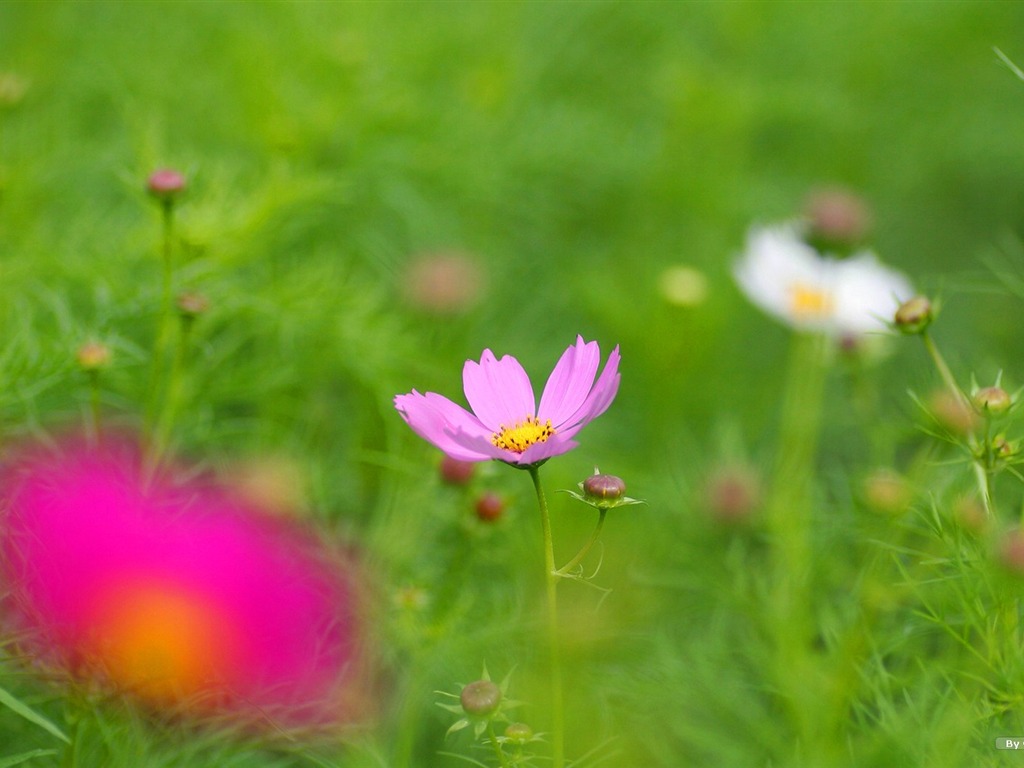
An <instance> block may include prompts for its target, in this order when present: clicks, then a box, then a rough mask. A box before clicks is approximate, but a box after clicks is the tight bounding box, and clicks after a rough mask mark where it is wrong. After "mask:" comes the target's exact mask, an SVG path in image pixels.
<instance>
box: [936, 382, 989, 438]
mask: <svg viewBox="0 0 1024 768" xmlns="http://www.w3.org/2000/svg"><path fill="white" fill-rule="evenodd" d="M928 410H929V411H930V412H931V415H932V417H933V418H934V419H935V420H936V421H937V422H938V423H939V424H941V425H942V426H943V427H945V428H946V429H948V430H949V431H950V432H952V433H953V434H954V435H960V436H964V435H969V434H970V433H971V432H973V431H974V430H975V429H976V428H977V426H978V415H977V414H976V413H975V412H974V411H973V410H972V409H971V407H970V406H969V405H967V403H966V402H964V399H963V398H962V397H959V396H957V395H955V394H953V393H952V392H950V391H949V390H948V389H939V390H936V391H935V392H933V393H932V395H931V396H930V397H929V398H928Z"/></svg>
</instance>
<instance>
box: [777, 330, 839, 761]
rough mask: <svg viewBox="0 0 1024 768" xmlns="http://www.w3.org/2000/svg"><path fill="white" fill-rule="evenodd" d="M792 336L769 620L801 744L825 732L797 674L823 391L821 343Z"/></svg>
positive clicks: (806, 618) (807, 606)
mask: <svg viewBox="0 0 1024 768" xmlns="http://www.w3.org/2000/svg"><path fill="white" fill-rule="evenodd" d="M826 342H827V339H826V338H825V337H823V336H820V335H796V336H794V338H793V347H792V350H791V353H790V359H789V362H788V369H787V375H786V383H785V390H784V393H783V400H782V413H781V418H780V424H779V444H778V447H777V449H776V450H777V455H776V467H775V473H774V485H773V487H772V490H771V495H770V496H769V499H768V502H767V505H766V510H765V511H766V515H767V523H768V525H769V528H770V531H771V534H772V540H773V543H774V547H773V562H772V571H771V573H772V576H771V587H770V593H769V604H768V605H767V606H766V620H767V621H768V625H769V627H770V628H771V629H770V632H771V634H772V636H773V638H774V643H773V644H774V646H775V659H774V662H775V669H774V671H773V674H774V676H775V677H776V681H775V683H776V685H777V686H778V689H779V691H780V692H781V693H782V696H783V699H784V702H785V704H786V706H787V707H788V708H789V715H790V717H791V720H792V722H793V725H794V728H795V729H796V731H797V733H798V734H799V736H798V740H799V744H800V745H801V746H800V748H801V749H813V748H815V747H814V745H815V744H817V743H818V742H819V741H820V739H821V736H822V733H823V731H822V723H821V722H820V721H821V718H822V717H823V716H824V715H825V713H824V712H821V711H819V708H818V705H817V703H816V701H815V700H814V699H813V698H810V697H809V696H808V690H807V687H806V683H805V682H804V681H803V680H802V676H807V675H810V674H813V671H814V665H815V664H816V663H817V659H816V656H815V653H814V650H813V636H814V627H813V622H812V616H813V612H812V608H811V605H812V602H813V600H812V595H811V589H810V587H811V583H812V581H811V576H812V574H811V571H812V566H813V562H812V560H813V558H812V553H813V548H812V528H813V480H812V479H813V477H814V473H815V464H816V457H817V451H818V440H819V433H820V429H821V415H822V408H823V398H824V388H825V373H826V368H825V351H826V350H825V346H824V345H825V343H826Z"/></svg>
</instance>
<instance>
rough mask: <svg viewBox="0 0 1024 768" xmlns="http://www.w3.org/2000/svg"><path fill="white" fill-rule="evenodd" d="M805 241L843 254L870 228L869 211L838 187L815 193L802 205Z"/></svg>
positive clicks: (857, 199) (846, 191) (864, 205)
mask: <svg viewBox="0 0 1024 768" xmlns="http://www.w3.org/2000/svg"><path fill="white" fill-rule="evenodd" d="M804 215H805V216H806V217H807V221H808V224H809V231H808V240H809V241H810V243H811V245H813V246H815V247H817V248H818V249H819V250H829V251H839V252H840V253H846V252H848V251H850V250H852V249H853V248H855V247H856V246H857V245H858V244H860V243H862V242H863V241H864V240H865V238H866V237H867V235H868V233H869V231H870V229H871V212H870V211H869V210H868V206H867V204H866V203H865V202H864V200H863V199H862V198H860V197H859V196H857V195H855V194H854V193H853V192H850V191H849V190H847V189H843V188H841V187H826V188H822V189H818V190H815V191H814V192H812V193H811V194H810V196H809V197H808V199H807V202H806V203H805V204H804Z"/></svg>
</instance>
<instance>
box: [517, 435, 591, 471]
mask: <svg viewBox="0 0 1024 768" xmlns="http://www.w3.org/2000/svg"><path fill="white" fill-rule="evenodd" d="M578 445H579V443H577V442H575V441H574V440H569V439H568V437H565V438H563V437H562V436H561V435H555V436H554V437H551V438H548V439H547V440H545V441H544V442H543V443H534V444H533V445H531V446H530V447H529V448H527V449H526V450H525V451H523V452H522V454H520V455H519V457H518V459H517V460H516V462H515V463H516V464H523V465H526V464H535V463H536V462H538V461H544V459H550V458H551V457H552V456H561V455H562V454H563V453H568V452H569V451H571V450H572V449H573V448H575V447H576V446H578Z"/></svg>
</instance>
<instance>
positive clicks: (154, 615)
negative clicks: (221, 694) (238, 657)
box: [94, 583, 232, 700]
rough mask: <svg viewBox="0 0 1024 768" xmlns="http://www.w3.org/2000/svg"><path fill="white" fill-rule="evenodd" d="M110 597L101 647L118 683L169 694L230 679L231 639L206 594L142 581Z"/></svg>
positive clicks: (101, 622) (99, 632)
mask: <svg viewBox="0 0 1024 768" xmlns="http://www.w3.org/2000/svg"><path fill="white" fill-rule="evenodd" d="M105 597H106V601H105V603H104V604H103V605H101V606H100V615H99V617H98V622H97V626H96V630H95V635H94V643H95V652H96V653H97V655H98V656H99V660H100V662H101V663H102V665H103V667H104V669H105V670H106V672H107V674H109V675H110V677H111V680H112V681H113V682H114V683H115V684H117V685H121V686H124V687H125V688H127V689H129V690H133V691H136V692H137V693H140V694H142V695H144V696H147V697H150V698H154V699H159V700H167V699H179V698H181V697H183V696H188V695H193V694H196V693H200V692H202V691H204V690H208V689H209V688H210V686H211V685H213V684H215V683H216V682H217V681H222V680H224V678H225V676H226V674H225V673H226V672H227V669H226V668H227V667H228V666H229V665H230V664H231V663H232V658H231V657H232V654H231V644H230V643H228V642H227V635H228V633H227V631H226V625H225V622H224V620H223V618H222V616H221V615H220V613H219V612H218V611H217V609H216V607H215V606H214V605H211V604H210V602H209V600H207V599H205V598H204V597H203V596H202V595H198V594H194V593H191V592H189V591H187V590H185V589H183V588H180V587H178V586H177V585H168V584H156V583H139V584H133V585H130V586H128V587H122V588H118V589H115V590H112V591H111V593H109V594H108V595H106V596H105Z"/></svg>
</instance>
